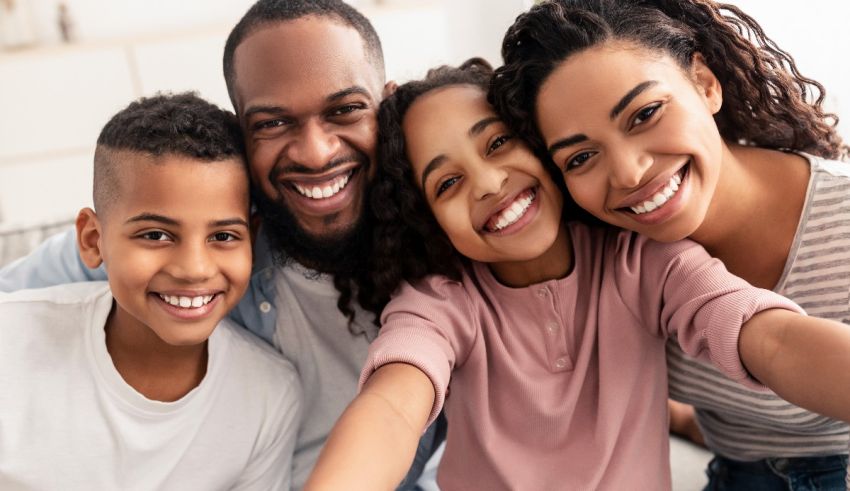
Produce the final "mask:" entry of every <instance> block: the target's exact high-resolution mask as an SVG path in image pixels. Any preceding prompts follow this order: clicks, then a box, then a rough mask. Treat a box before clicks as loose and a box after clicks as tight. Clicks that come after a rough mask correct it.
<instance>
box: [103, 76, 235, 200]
mask: <svg viewBox="0 0 850 491" xmlns="http://www.w3.org/2000/svg"><path fill="white" fill-rule="evenodd" d="M128 153H132V154H138V155H141V156H146V157H153V158H156V157H160V156H163V155H175V156H181V157H189V158H191V159H195V160H200V161H204V162H216V161H222V160H229V159H238V160H239V161H241V162H242V164H243V165H244V155H245V144H244V141H243V139H242V132H241V131H240V129H239V122H238V121H237V119H236V116H235V115H234V114H233V113H232V112H230V111H226V110H224V109H221V108H220V107H218V106H216V105H215V104H212V103H209V102H207V101H205V100H204V99H201V98H200V97H198V95H197V94H195V93H193V92H184V93H180V94H173V95H172V94H157V95H155V96H152V97H143V98H141V99H138V100H136V101H134V102H132V103H131V104H130V105H129V106H127V107H126V108H124V109H122V110H121V111H119V112H118V113H117V114H115V115H114V116H113V117H112V118H111V119H110V120H109V121H108V122H107V123H106V125H105V126H104V127H103V129H102V130H101V132H100V136H99V137H98V139H97V148H96V150H95V157H94V204H95V209H103V208H105V207H108V206H109V204H110V203H111V202H112V201H113V200H114V199H115V198H116V193H117V188H118V186H117V181H116V179H117V172H118V169H119V168H120V166H121V163H122V161H123V160H124V159H126V155H127V154H128Z"/></svg>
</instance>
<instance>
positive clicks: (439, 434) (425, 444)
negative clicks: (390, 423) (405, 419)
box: [396, 413, 448, 491]
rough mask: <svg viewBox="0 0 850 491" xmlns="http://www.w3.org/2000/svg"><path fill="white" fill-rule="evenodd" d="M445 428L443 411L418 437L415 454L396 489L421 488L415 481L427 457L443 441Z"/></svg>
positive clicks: (446, 425) (402, 490) (409, 489)
mask: <svg viewBox="0 0 850 491" xmlns="http://www.w3.org/2000/svg"><path fill="white" fill-rule="evenodd" d="M447 428H448V423H447V421H446V417H445V415H444V414H443V413H440V415H439V416H437V419H436V420H435V421H434V423H433V424H431V426H429V427H428V429H427V430H425V433H424V434H423V435H422V438H420V439H419V446H418V447H417V448H416V456H415V457H414V458H413V464H412V465H411V466H410V470H409V471H408V472H407V476H406V477H405V478H404V480H403V481H402V482H401V484H399V486H398V488H396V491H420V490H421V489H422V488H420V487H419V486H418V485H417V482H416V481H418V480H419V477H420V476H421V475H422V471H423V470H424V469H425V464H427V463H428V459H430V458H431V455H433V454H434V452H436V451H437V448H438V447H439V446H440V444H441V443H443V441H445V439H446V431H447Z"/></svg>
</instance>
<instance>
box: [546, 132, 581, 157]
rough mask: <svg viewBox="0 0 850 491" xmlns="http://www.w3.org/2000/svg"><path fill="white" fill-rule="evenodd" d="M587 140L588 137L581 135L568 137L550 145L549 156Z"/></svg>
mask: <svg viewBox="0 0 850 491" xmlns="http://www.w3.org/2000/svg"><path fill="white" fill-rule="evenodd" d="M586 140H587V135H585V134H582V133H579V134H577V135H572V136H568V137H566V138H561V139H560V140H556V141H555V143H553V144H551V145H549V155H555V152H557V151H558V150H560V149H562V148H566V147H569V146H570V145H575V144H576V143H580V142H583V141H586Z"/></svg>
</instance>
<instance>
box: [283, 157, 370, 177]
mask: <svg viewBox="0 0 850 491" xmlns="http://www.w3.org/2000/svg"><path fill="white" fill-rule="evenodd" d="M352 162H354V163H358V164H360V165H362V166H364V167H365V166H367V165H369V158H368V157H366V155H365V154H362V153H353V154H349V155H343V156H341V157H337V158H335V159H333V160H331V161H330V162H328V163H327V164H325V165H323V166H322V167H320V168H318V169H314V168H312V167H307V166H305V165H302V164H298V163H292V164H288V165H285V166H275V167H274V168H272V170H271V172H269V179H270V180H271V181H277V180H278V179H277V178H278V176H280V175H281V174H290V173H291V174H305V175H310V174H315V175H320V174H324V173H327V172H330V171H332V170H333V169H335V168H336V167H341V166H343V165H347V164H350V163H352Z"/></svg>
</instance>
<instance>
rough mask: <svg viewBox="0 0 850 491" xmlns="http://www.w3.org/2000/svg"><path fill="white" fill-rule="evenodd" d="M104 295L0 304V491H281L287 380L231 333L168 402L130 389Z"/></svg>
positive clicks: (294, 397) (230, 327) (291, 410)
mask: <svg viewBox="0 0 850 491" xmlns="http://www.w3.org/2000/svg"><path fill="white" fill-rule="evenodd" d="M112 302H113V299H112V295H111V294H110V291H109V288H108V285H107V284H106V283H85V284H83V283H75V284H69V285H62V286H58V287H52V288H46V289H40V290H22V291H19V292H16V293H12V294H0V489H3V490H13V489H15V490H16V489H38V490H53V489H56V490H60V489H61V490H63V491H64V490H86V491H88V490H93V489H104V490H105V489H110V490H112V489H115V490H118V489H120V490H172V489H173V490H181V491H185V490H204V491H206V490H217V489H222V490H223V489H256V490H264V491H265V490H272V489H288V488H289V485H290V472H291V465H292V464H291V462H292V452H293V447H294V444H295V438H296V434H297V430H298V422H299V420H300V410H301V388H300V386H299V383H298V378H297V375H296V373H295V370H294V368H293V367H292V365H290V364H289V362H287V361H285V360H284V359H283V358H281V357H280V355H279V354H277V353H275V352H274V351H273V350H272V349H270V348H269V347H268V346H266V345H264V344H263V343H261V342H260V341H258V340H256V339H255V338H254V337H253V336H252V335H251V334H249V333H247V332H246V331H245V330H244V329H242V328H240V327H238V326H236V325H235V324H233V323H231V322H230V321H227V320H225V321H222V322H221V323H220V324H219V325H218V327H217V328H216V329H215V331H213V334H212V335H211V336H210V339H209V361H208V367H207V373H206V376H205V377H204V379H203V381H202V382H201V383H200V384H199V385H198V387H196V388H195V389H193V390H192V391H191V392H189V393H188V394H186V395H185V396H184V397H183V398H181V399H180V400H178V401H175V402H168V403H165V402H159V401H152V400H149V399H147V398H145V397H144V396H142V395H141V394H139V393H138V392H136V391H135V390H134V389H133V388H132V387H130V386H129V385H127V383H126V382H124V380H123V379H122V378H121V375H120V374H119V373H118V371H117V370H116V369H115V366H114V365H113V363H112V359H111V358H110V356H109V353H108V352H107V350H106V343H105V333H104V326H105V323H106V317H107V315H108V314H109V311H110V309H111V306H112Z"/></svg>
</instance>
